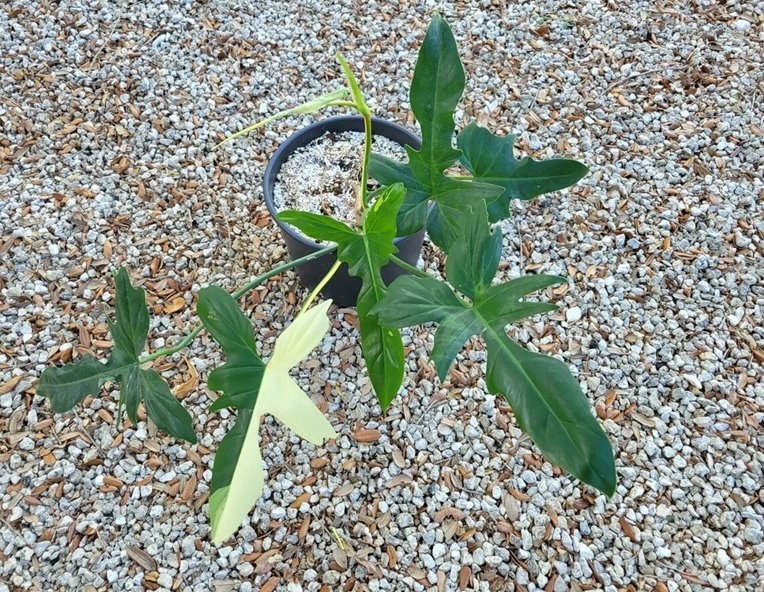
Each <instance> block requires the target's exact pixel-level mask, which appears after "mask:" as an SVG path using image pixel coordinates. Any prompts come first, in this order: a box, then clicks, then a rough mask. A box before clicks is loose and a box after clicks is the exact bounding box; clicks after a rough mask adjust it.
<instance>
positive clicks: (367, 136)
mask: <svg viewBox="0 0 764 592" xmlns="http://www.w3.org/2000/svg"><path fill="white" fill-rule="evenodd" d="M365 106H366V105H364V107H365ZM361 115H363V132H364V140H363V160H362V161H361V200H362V202H363V207H364V208H366V207H368V205H369V195H368V193H369V191H368V184H369V170H368V169H369V158H370V157H371V142H372V137H371V113H370V112H369V110H368V109H364V110H363V111H362V113H361Z"/></svg>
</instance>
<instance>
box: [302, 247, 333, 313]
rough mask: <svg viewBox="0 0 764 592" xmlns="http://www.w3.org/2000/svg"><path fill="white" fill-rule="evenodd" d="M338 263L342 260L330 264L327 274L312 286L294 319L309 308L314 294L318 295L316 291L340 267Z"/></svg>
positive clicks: (321, 287)
mask: <svg viewBox="0 0 764 592" xmlns="http://www.w3.org/2000/svg"><path fill="white" fill-rule="evenodd" d="M340 265H342V261H340V260H339V259H337V261H335V262H334V265H332V268H331V269H330V270H329V271H328V272H327V274H326V275H325V276H324V277H323V279H322V280H321V281H320V282H318V285H317V286H316V287H315V288H313V291H312V292H311V293H310V296H308V299H307V300H306V301H305V304H303V305H302V308H301V309H300V313H299V314H298V315H297V317H296V318H295V320H297V319H298V318H300V315H301V314H302V313H304V312H305V311H306V310H308V308H310V303H311V302H313V301H314V300H315V299H316V296H318V293H319V292H320V291H321V290H323V289H324V286H325V285H326V284H327V283H328V282H329V280H330V279H332V276H333V275H334V274H335V273H336V272H337V270H338V269H339V268H340Z"/></svg>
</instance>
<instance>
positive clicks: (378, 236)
mask: <svg viewBox="0 0 764 592" xmlns="http://www.w3.org/2000/svg"><path fill="white" fill-rule="evenodd" d="M405 192H406V190H405V189H404V187H403V185H402V184H400V183H398V184H395V185H392V186H390V187H388V188H387V189H385V190H384V191H383V192H382V193H380V194H379V196H378V197H377V199H376V201H375V202H374V204H373V205H372V206H371V207H370V208H369V209H368V210H366V212H364V217H363V221H362V227H361V230H360V232H356V231H355V230H353V229H352V228H350V227H349V226H346V225H345V224H342V223H341V222H337V221H336V220H333V219H331V218H329V217H327V216H321V215H319V214H311V213H308V212H297V211H284V212H281V213H280V214H279V219H280V220H282V221H283V222H286V223H288V224H292V225H293V226H296V227H297V228H299V229H300V230H301V231H302V232H303V233H304V234H306V235H308V236H309V237H311V238H314V239H317V240H325V241H330V242H336V243H337V258H338V259H339V260H340V261H342V262H344V263H347V264H348V268H349V269H348V270H349V272H350V274H351V275H354V276H356V277H359V278H361V291H360V293H359V295H358V301H357V309H358V324H359V326H360V331H361V346H362V349H363V357H364V360H366V366H367V368H368V371H369V377H370V378H371V382H372V385H373V386H374V391H375V393H376V395H377V399H378V400H379V403H380V405H381V406H382V410H383V411H384V410H385V409H387V406H388V405H389V404H390V402H391V401H392V400H393V398H394V397H395V395H396V393H397V392H398V389H399V388H400V386H401V382H402V381H403V342H402V340H401V334H400V331H397V330H395V329H391V328H389V327H387V326H385V325H383V324H380V322H379V320H378V318H377V316H376V315H375V314H372V313H371V312H370V311H371V309H372V307H373V306H374V305H375V304H376V303H377V302H379V300H380V299H381V298H382V296H384V294H385V291H386V287H385V284H384V282H383V281H382V275H381V273H380V270H381V269H382V267H383V266H384V265H385V264H386V263H387V262H388V261H389V260H390V256H391V255H393V254H394V253H396V252H397V248H396V247H395V245H394V244H393V239H394V238H395V234H396V226H395V218H396V214H397V212H398V209H399V208H400V206H401V203H403V199H404V196H405Z"/></svg>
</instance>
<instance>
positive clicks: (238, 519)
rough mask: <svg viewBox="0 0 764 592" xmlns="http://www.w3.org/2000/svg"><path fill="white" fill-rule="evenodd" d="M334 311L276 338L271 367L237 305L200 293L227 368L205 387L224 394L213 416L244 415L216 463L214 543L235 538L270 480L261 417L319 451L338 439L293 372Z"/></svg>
mask: <svg viewBox="0 0 764 592" xmlns="http://www.w3.org/2000/svg"><path fill="white" fill-rule="evenodd" d="M330 305H331V300H327V301H325V302H322V303H321V304H319V305H318V306H316V307H314V308H312V309H310V310H308V311H307V312H305V313H304V314H301V315H299V316H298V317H297V318H296V319H295V320H294V322H293V323H292V324H291V325H289V327H287V328H286V329H285V330H284V332H283V333H282V334H281V335H280V336H279V337H278V339H277V340H276V345H275V347H274V350H273V355H272V356H271V359H270V360H269V362H268V364H267V365H265V364H263V362H262V360H261V359H260V356H259V355H258V354H257V350H256V348H255V340H254V335H253V332H252V328H251V326H250V324H249V321H248V320H247V318H246V317H245V316H244V314H243V313H242V312H241V310H240V309H239V307H238V306H237V304H236V301H235V300H234V299H233V298H232V297H231V296H230V295H229V294H228V293H227V292H225V290H222V289H220V288H217V287H214V286H212V287H209V288H204V289H202V290H201V291H200V292H199V304H198V308H197V312H198V314H199V318H201V319H202V322H203V323H204V326H205V327H206V328H207V330H208V331H209V332H210V335H212V337H213V338H214V339H215V340H216V341H217V342H218V343H219V344H220V345H221V346H222V347H223V350H224V351H225V353H226V363H225V364H224V365H223V366H221V367H220V368H216V369H215V370H213V371H212V372H211V373H210V376H209V379H208V382H207V385H208V387H209V388H210V389H211V390H222V391H223V396H222V397H221V398H220V399H218V400H217V401H216V402H215V404H213V406H212V408H213V409H220V408H221V407H222V406H224V405H225V406H228V405H230V406H232V407H235V408H236V409H237V410H238V415H237V418H236V423H235V424H234V427H233V428H232V429H231V430H230V431H229V432H228V433H227V434H226V435H225V437H224V438H223V441H222V442H221V443H220V447H219V448H218V451H217V454H216V455H215V465H214V467H213V471H212V483H211V494H210V521H211V524H212V540H213V542H220V541H224V540H225V539H227V538H228V537H229V536H231V535H232V534H233V533H234V531H236V529H237V528H239V526H240V525H241V523H242V521H243V520H244V519H245V518H246V516H247V514H248V513H249V511H250V510H251V509H252V507H253V506H254V505H255V502H257V500H258V498H259V497H260V495H261V494H262V491H263V484H264V480H265V473H264V471H263V466H262V464H263V463H262V454H261V453H260V437H259V429H260V418H261V417H262V416H263V415H265V414H268V413H269V414H271V415H274V416H275V417H276V418H278V419H279V420H280V421H281V422H282V423H284V424H285V425H286V426H287V427H289V428H290V429H292V430H293V431H294V432H295V433H297V435H299V436H301V437H302V438H305V439H306V440H308V441H310V442H312V443H314V444H316V445H319V444H322V443H323V442H324V441H325V440H328V439H331V438H336V437H337V434H336V432H335V431H334V429H333V428H332V426H331V425H330V424H329V422H328V421H327V419H326V418H325V417H324V415H323V414H322V413H321V412H320V411H319V410H318V409H317V408H316V406H315V405H313V403H312V402H311V400H310V398H309V397H308V396H307V395H306V394H305V393H304V392H303V391H302V389H300V387H299V386H297V384H296V383H295V382H294V381H293V380H292V379H291V378H290V377H289V371H290V370H291V369H292V367H294V366H296V365H297V364H298V363H299V362H300V361H301V360H302V359H303V358H304V357H305V356H307V355H308V354H309V353H310V351H311V350H312V349H313V348H315V347H316V346H317V345H318V344H319V342H320V341H321V339H322V338H323V336H324V335H325V334H326V332H327V330H328V329H329V320H328V318H327V316H326V314H327V311H328V309H329V306H330ZM221 401H223V402H224V403H223V404H221V403H220V402H221Z"/></svg>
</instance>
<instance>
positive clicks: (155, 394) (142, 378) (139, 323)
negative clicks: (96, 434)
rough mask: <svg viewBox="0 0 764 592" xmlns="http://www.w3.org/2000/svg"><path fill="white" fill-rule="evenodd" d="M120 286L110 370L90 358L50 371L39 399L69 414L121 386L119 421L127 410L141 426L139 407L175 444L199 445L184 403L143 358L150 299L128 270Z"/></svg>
mask: <svg viewBox="0 0 764 592" xmlns="http://www.w3.org/2000/svg"><path fill="white" fill-rule="evenodd" d="M114 280H115V284H116V299H115V300H116V302H115V313H114V314H115V320H114V322H110V323H109V327H110V330H111V335H112V338H113V340H114V349H113V350H112V353H111V356H110V357H109V360H108V361H107V362H106V363H105V364H104V363H101V362H98V361H96V359H95V358H94V357H93V356H89V355H86V356H85V357H83V358H82V359H81V360H79V361H78V362H75V363H72V364H66V365H64V366H62V367H59V368H46V369H45V370H44V371H43V373H42V376H40V382H39V385H38V388H37V394H38V395H40V396H42V397H46V398H48V399H50V401H51V406H52V408H53V410H54V411H56V412H59V413H63V412H65V411H69V410H70V409H72V408H73V407H74V406H75V405H78V404H79V403H80V402H82V400H83V399H85V397H87V396H88V395H97V394H98V393H99V391H100V388H101V385H102V384H103V383H104V382H105V381H106V380H108V379H114V380H116V381H118V382H119V384H120V398H119V407H120V409H119V415H120V416H121V414H122V407H125V410H126V412H127V415H128V417H129V418H130V420H131V421H132V422H133V423H137V422H138V417H137V415H138V405H139V404H140V402H141V401H143V402H144V405H145V406H146V413H147V414H148V416H149V418H150V419H151V421H153V422H154V423H155V424H156V425H157V427H158V428H159V429H161V430H163V431H165V432H167V433H168V434H170V435H171V436H174V437H175V438H180V439H183V440H187V441H188V442H192V443H193V442H196V435H195V434H194V431H193V421H192V419H191V416H190V415H189V413H188V411H186V409H185V408H184V407H183V406H182V405H181V404H180V403H179V402H178V400H177V399H176V398H175V397H174V396H173V394H172V392H171V391H170V387H169V386H168V385H167V383H166V382H165V381H164V380H163V379H162V377H161V376H160V375H159V374H158V373H157V372H155V371H154V370H143V369H142V368H141V363H140V355H141V352H142V351H143V347H144V343H145V341H146V336H147V335H148V330H149V312H148V308H147V307H146V293H145V291H144V290H143V289H142V288H134V287H133V286H132V285H131V284H130V276H129V274H128V273H127V270H125V269H124V268H122V269H120V270H119V271H118V272H117V273H116V274H115V276H114Z"/></svg>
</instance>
